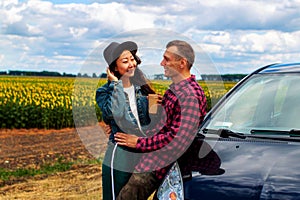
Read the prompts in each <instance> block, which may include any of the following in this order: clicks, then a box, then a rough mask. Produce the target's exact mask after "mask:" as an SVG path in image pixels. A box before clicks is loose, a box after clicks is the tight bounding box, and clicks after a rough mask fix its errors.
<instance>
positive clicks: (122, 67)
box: [116, 50, 137, 77]
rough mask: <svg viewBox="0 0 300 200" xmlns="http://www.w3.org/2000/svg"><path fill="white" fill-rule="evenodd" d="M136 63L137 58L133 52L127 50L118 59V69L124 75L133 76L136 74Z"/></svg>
mask: <svg viewBox="0 0 300 200" xmlns="http://www.w3.org/2000/svg"><path fill="white" fill-rule="evenodd" d="M136 65H137V63H136V60H135V59H134V57H133V55H132V54H131V52H130V51H128V50H125V51H123V52H122V54H121V55H120V57H119V58H118V59H117V67H116V71H118V72H119V73H120V75H122V76H127V77H132V76H134V72H135V69H136Z"/></svg>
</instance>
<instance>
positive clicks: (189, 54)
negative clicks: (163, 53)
mask: <svg viewBox="0 0 300 200" xmlns="http://www.w3.org/2000/svg"><path fill="white" fill-rule="evenodd" d="M171 46H175V47H177V52H173V53H174V54H177V56H180V57H182V58H186V59H187V61H188V67H189V68H191V67H192V66H193V64H194V60H195V52H194V49H193V48H192V46H191V45H190V44H189V43H187V42H185V41H182V40H173V41H170V42H169V43H168V44H167V46H166V47H167V48H169V47H171Z"/></svg>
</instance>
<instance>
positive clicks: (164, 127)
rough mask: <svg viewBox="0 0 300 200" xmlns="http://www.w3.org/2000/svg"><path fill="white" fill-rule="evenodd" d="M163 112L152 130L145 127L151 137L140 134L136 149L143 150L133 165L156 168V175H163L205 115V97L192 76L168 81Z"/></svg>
mask: <svg viewBox="0 0 300 200" xmlns="http://www.w3.org/2000/svg"><path fill="white" fill-rule="evenodd" d="M162 106H163V108H164V111H165V117H163V118H162V119H161V121H160V123H158V124H157V126H156V127H155V129H152V130H148V131H147V135H152V136H151V137H144V138H143V137H140V138H139V139H138V142H137V145H136V148H137V149H138V150H139V151H141V152H143V156H142V158H141V161H140V162H139V163H138V165H137V166H136V170H137V171H138V172H150V171H155V173H156V177H157V178H158V179H162V178H164V177H165V175H166V173H167V171H168V169H169V167H170V165H171V164H172V163H173V162H174V161H176V160H177V159H178V158H179V157H180V156H181V155H182V154H183V153H184V152H185V151H186V149H187V148H188V147H189V146H190V144H191V143H192V141H193V139H194V137H195V135H196V133H197V130H198V127H199V125H200V124H201V123H202V121H203V118H204V116H205V114H206V98H205V95H204V91H203V89H202V88H201V87H200V86H199V84H198V83H197V81H196V80H195V76H194V75H192V76H191V77H190V78H188V79H185V80H183V81H180V82H179V83H177V84H171V85H170V88H169V89H168V90H167V91H166V93H165V95H164V96H163V101H162Z"/></svg>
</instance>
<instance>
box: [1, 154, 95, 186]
mask: <svg viewBox="0 0 300 200" xmlns="http://www.w3.org/2000/svg"><path fill="white" fill-rule="evenodd" d="M78 163H80V164H100V163H101V160H96V159H93V160H86V161H80V160H78V161H76V162H66V161H62V160H58V161H57V162H55V163H52V164H44V165H41V166H40V167H39V168H38V169H33V168H20V169H14V170H12V169H7V168H0V180H2V181H8V180H10V179H12V178H22V177H24V178H26V177H33V176H36V175H42V174H53V173H56V172H64V171H68V170H70V169H71V168H72V166H73V165H75V164H78Z"/></svg>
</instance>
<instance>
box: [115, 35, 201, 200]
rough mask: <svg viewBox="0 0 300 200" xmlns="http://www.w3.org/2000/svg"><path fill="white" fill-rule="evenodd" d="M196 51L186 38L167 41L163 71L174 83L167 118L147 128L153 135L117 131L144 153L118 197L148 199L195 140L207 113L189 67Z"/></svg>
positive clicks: (119, 138) (126, 143) (164, 103)
mask: <svg viewBox="0 0 300 200" xmlns="http://www.w3.org/2000/svg"><path fill="white" fill-rule="evenodd" d="M194 58H195V54H194V50H193V49H192V47H191V46H190V45H189V44H188V43H187V42H185V41H180V40H174V41H171V42H169V43H168V44H167V46H166V51H165V52H164V55H163V60H162V61H161V66H163V67H164V70H165V71H164V74H165V76H166V77H169V78H171V80H172V84H171V85H170V88H169V89H168V90H167V91H166V93H165V94H164V96H163V100H162V107H163V108H164V111H165V115H166V118H163V119H162V122H164V125H163V126H162V127H161V123H158V126H157V128H155V129H153V130H148V131H147V135H152V136H151V137H136V136H134V135H131V134H125V133H117V134H116V135H115V140H116V141H117V142H118V145H123V146H128V147H131V148H135V149H136V150H137V151H138V152H143V153H144V154H143V156H142V158H141V160H140V162H139V164H138V165H137V166H136V168H135V169H136V171H135V173H134V174H133V175H132V176H131V178H130V179H129V181H128V183H127V184H126V185H125V186H124V187H123V188H122V190H121V192H120V193H119V196H118V198H117V199H120V200H121V199H122V200H128V199H130V200H134V199H141V200H146V199H147V198H148V197H149V196H150V195H151V194H152V193H153V192H154V191H155V190H156V189H157V188H158V187H159V185H160V183H161V182H162V180H163V178H164V177H165V175H166V174H167V172H168V170H169V169H170V167H171V166H172V164H173V163H174V162H175V161H176V160H177V159H178V158H179V157H180V156H181V155H182V154H183V153H184V152H185V151H186V149H187V148H188V147H189V146H190V144H191V142H192V141H193V140H194V138H195V135H196V132H197V129H198V127H199V125H200V124H201V122H202V121H203V118H204V116H205V114H206V98H205V96H204V92H203V90H202V88H201V87H200V86H199V84H198V83H197V81H196V79H195V76H194V75H192V74H191V72H190V70H191V67H192V65H193V63H194Z"/></svg>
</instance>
